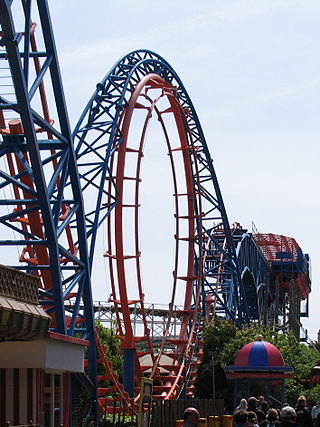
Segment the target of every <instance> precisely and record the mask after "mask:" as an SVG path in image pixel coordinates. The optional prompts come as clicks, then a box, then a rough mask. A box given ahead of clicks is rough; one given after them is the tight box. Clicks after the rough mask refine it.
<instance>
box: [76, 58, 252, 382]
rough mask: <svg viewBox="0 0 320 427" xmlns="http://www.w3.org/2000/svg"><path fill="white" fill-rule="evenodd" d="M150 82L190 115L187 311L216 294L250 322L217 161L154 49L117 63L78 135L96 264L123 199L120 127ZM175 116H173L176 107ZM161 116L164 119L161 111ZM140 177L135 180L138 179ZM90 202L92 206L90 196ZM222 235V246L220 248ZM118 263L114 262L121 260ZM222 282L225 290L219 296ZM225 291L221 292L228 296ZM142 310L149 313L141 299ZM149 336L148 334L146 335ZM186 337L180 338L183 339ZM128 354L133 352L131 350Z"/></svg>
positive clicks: (227, 312)
mask: <svg viewBox="0 0 320 427" xmlns="http://www.w3.org/2000/svg"><path fill="white" fill-rule="evenodd" d="M148 76H152V77H151V78H150V80H151V82H150V83H149V84H150V86H151V87H158V88H160V83H159V81H160V80H161V81H162V86H163V88H164V89H163V90H164V91H166V90H167V91H168V92H170V96H173V97H174V98H175V102H176V103H177V104H178V105H179V108H180V112H184V117H183V118H182V119H181V121H182V122H183V127H184V131H185V134H186V139H187V140H188V141H189V162H190V165H191V170H192V187H193V191H192V194H193V198H194V200H193V203H194V212H193V215H192V216H190V217H189V221H190V222H191V221H192V222H193V223H194V227H195V232H194V236H195V237H194V239H195V241H196V244H195V250H194V271H193V275H194V277H195V279H194V291H193V296H192V298H193V305H191V307H185V308H184V310H185V311H186V312H187V311H188V310H190V308H192V307H193V308H197V307H198V306H199V304H201V305H202V312H203V314H204V311H205V300H206V296H207V295H209V294H210V295H213V298H215V299H219V305H220V307H221V311H223V315H224V316H225V317H227V318H230V319H232V320H234V321H235V322H236V323H237V324H238V325H242V324H243V323H247V322H249V314H248V307H247V304H246V295H245V292H244V290H243V286H242V283H241V277H240V272H239V268H238V264H237V257H236V252H235V248H234V244H233V240H232V236H231V232H230V226H229V223H228V219H227V214H226V210H225V207H224V203H223V199H222V195H221V191H220V188H219V184H218V180H217V177H216V174H215V171H214V167H213V162H212V158H211V156H210V153H209V150H208V146H207V144H206V141H205V137H204V134H203V131H202V128H201V125H200V122H199V119H198V117H197V114H196V111H195V108H194V106H193V104H192V102H191V100H190V98H189V96H188V94H187V92H186V90H185V88H184V86H183V84H182V82H181V80H180V78H179V77H178V75H177V73H176V72H175V71H174V70H173V68H172V67H171V66H170V65H169V64H168V63H167V62H166V61H165V60H164V59H163V58H162V57H161V56H159V55H157V54H156V53H154V52H151V51H147V50H139V51H134V52H131V53H129V54H128V55H126V56H125V57H123V58H122V59H120V61H119V62H118V63H116V65H115V66H114V67H113V68H112V69H111V70H110V72H109V73H108V74H107V75H106V77H105V78H104V79H103V80H102V81H101V82H100V83H98V84H97V88H96V91H95V92H94V94H93V96H92V98H91V99H90V101H89V103H88V104H87V106H86V108H85V110H84V112H83V114H82V115H81V117H80V119H79V122H78V124H77V126H76V128H75V130H74V139H75V147H76V157H77V163H78V167H79V174H80V182H81V186H82V191H83V194H84V195H85V194H88V195H89V194H90V196H91V201H92V202H91V204H89V203H88V204H87V203H86V206H85V209H86V214H85V218H86V229H87V236H88V242H89V254H90V263H92V261H93V256H94V250H95V246H96V245H95V242H96V239H97V231H98V228H99V226H100V224H101V223H102V222H103V221H104V220H105V219H106V218H107V217H109V216H110V215H111V214H112V212H113V210H116V207H117V203H118V196H119V193H121V191H120V190H119V189H118V187H117V182H118V180H117V177H115V176H114V173H112V171H111V170H112V162H113V161H114V160H113V159H114V157H115V155H116V154H117V152H118V151H119V150H121V144H122V143H123V140H124V136H123V133H125V130H123V129H122V120H123V117H124V116H125V115H126V112H127V110H128V108H130V102H131V98H132V97H134V94H135V91H136V90H137V89H136V88H137V87H138V86H139V84H143V83H141V82H143V81H146V80H148ZM152 79H153V80H152ZM136 105H138V106H137V107H136V108H145V107H141V106H139V102H137V104H136ZM150 108H153V107H150ZM169 110H170V111H172V110H173V107H171V108H169ZM169 110H168V111H169ZM158 114H159V118H160V116H161V113H158ZM178 114H180V113H177V115H178ZM180 130H181V129H180ZM133 151H134V150H133ZM138 178H139V177H136V178H135V179H137V180H138ZM106 182H108V185H107V184H106ZM93 194H95V196H94V197H92V195H93ZM86 200H88V201H89V197H87V198H86ZM221 233H222V234H223V240H224V243H223V242H221V237H220V235H221ZM110 256H111V255H110ZM137 256H138V255H137ZM112 257H113V258H116V255H112ZM209 258H210V261H209ZM217 281H218V282H219V290H217V288H218V286H217ZM119 282H120V283H119V294H120V295H121V287H124V286H125V284H123V282H124V280H123V281H122V282H121V281H119ZM199 288H201V291H200V299H197V297H196V295H198V294H199ZM221 289H222V291H221ZM221 292H223V298H222V296H221ZM114 293H116V290H115V291H114ZM125 294H126V293H125ZM114 300H115V304H116V306H118V307H117V312H119V316H120V321H119V323H120V326H121V327H122V326H123V325H125V328H124V330H125V333H124V334H123V339H124V340H128V336H130V335H132V334H133V332H132V327H131V324H130V320H129V321H127V320H126V319H125V318H121V313H122V309H121V304H122V306H123V305H125V304H124V301H123V299H122V298H120V299H119V298H118V297H117V298H116V297H115V296H114ZM120 300H121V302H120ZM117 301H119V302H117ZM127 304H129V301H128V302H127ZM139 304H140V305H141V307H142V311H143V301H142V299H141V300H140V301H139ZM184 316H185V317H186V316H187V315H186V314H185V315H184ZM186 322H187V323H188V328H189V332H187V337H190V335H191V333H192V332H191V330H192V324H193V318H192V317H191V316H189V318H187V320H186ZM147 334H148V331H147V329H146V331H145V335H147ZM185 338H186V337H181V339H185ZM125 350H126V349H125ZM127 350H128V351H131V350H132V348H131V347H130V345H129V347H128V348H127ZM150 352H152V349H150ZM179 363H180V362H179ZM129 382H130V381H129ZM130 387H132V385H130Z"/></svg>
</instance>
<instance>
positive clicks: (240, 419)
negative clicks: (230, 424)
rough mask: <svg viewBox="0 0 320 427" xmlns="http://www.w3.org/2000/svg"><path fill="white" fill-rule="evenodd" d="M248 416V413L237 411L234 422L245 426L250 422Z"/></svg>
mask: <svg viewBox="0 0 320 427" xmlns="http://www.w3.org/2000/svg"><path fill="white" fill-rule="evenodd" d="M248 415H249V413H248V412H247V411H236V412H235V413H234V414H233V419H234V422H235V423H236V424H238V423H241V424H244V423H245V422H246V421H248Z"/></svg>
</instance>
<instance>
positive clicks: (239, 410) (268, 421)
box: [233, 396, 320, 427]
mask: <svg viewBox="0 0 320 427" xmlns="http://www.w3.org/2000/svg"><path fill="white" fill-rule="evenodd" d="M233 420H234V425H235V426H236V427H295V426H296V427H320V400H319V401H317V402H316V405H315V406H313V408H312V409H311V411H310V410H309V408H308V405H307V399H306V398H305V396H300V397H299V398H298V399H297V403H296V405H295V406H294V407H292V406H290V405H289V404H287V403H286V404H284V405H283V406H282V408H281V409H275V408H272V407H270V404H269V403H268V402H267V400H265V398H264V396H259V398H258V399H256V398H255V397H250V398H249V399H248V400H246V399H241V400H240V402H239V405H238V406H237V407H236V409H235V411H234V413H233Z"/></svg>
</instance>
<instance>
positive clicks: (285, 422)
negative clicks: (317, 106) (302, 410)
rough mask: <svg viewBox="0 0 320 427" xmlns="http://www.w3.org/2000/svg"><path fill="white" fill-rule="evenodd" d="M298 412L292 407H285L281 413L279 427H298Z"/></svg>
mask: <svg viewBox="0 0 320 427" xmlns="http://www.w3.org/2000/svg"><path fill="white" fill-rule="evenodd" d="M296 418H297V414H296V411H295V410H294V409H293V408H292V407H291V406H284V407H283V408H282V409H281V411H280V424H279V427H294V426H296V425H297V424H296Z"/></svg>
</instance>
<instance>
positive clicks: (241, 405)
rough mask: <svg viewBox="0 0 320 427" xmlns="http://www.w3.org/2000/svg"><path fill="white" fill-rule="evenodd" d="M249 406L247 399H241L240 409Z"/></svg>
mask: <svg viewBox="0 0 320 427" xmlns="http://www.w3.org/2000/svg"><path fill="white" fill-rule="evenodd" d="M247 407H248V403H247V401H246V399H241V400H240V403H239V409H243V410H246V409H247Z"/></svg>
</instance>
